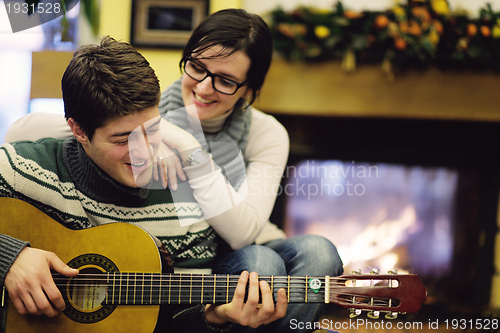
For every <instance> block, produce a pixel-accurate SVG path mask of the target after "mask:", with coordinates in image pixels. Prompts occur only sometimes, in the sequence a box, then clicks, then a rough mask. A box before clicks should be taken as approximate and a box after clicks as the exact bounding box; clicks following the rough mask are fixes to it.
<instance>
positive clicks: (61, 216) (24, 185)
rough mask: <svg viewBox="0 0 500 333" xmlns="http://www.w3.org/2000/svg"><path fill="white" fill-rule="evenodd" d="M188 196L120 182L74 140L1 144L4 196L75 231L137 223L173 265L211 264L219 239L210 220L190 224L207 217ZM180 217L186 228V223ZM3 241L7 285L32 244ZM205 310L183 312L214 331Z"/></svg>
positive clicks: (1, 272) (1, 263) (0, 258)
mask: <svg viewBox="0 0 500 333" xmlns="http://www.w3.org/2000/svg"><path fill="white" fill-rule="evenodd" d="M152 188H155V187H153V186H152ZM184 196H185V198H183V200H182V201H181V202H179V198H178V197H177V196H176V202H175V204H174V203H173V200H172V197H171V195H170V192H169V190H147V189H142V188H141V189H135V188H130V187H126V186H124V185H121V184H120V183H118V182H116V181H115V180H113V179H112V178H110V177H109V176H108V175H107V174H105V173H104V172H103V171H102V170H101V169H100V168H99V167H98V166H97V165H96V164H95V163H94V162H93V161H92V160H90V158H89V157H88V156H87V155H86V153H85V152H84V150H83V147H82V146H81V145H80V144H79V143H78V142H77V141H76V140H75V139H74V138H73V139H68V140H58V139H51V138H47V139H41V140H38V141H37V142H28V141H26V142H16V143H13V144H4V145H3V146H2V147H0V197H12V198H18V199H21V200H23V201H25V202H27V203H29V204H31V205H33V206H35V207H36V208H38V209H40V210H41V211H43V212H45V213H46V214H47V215H49V216H50V217H51V218H53V219H54V220H56V221H58V222H59V223H61V224H63V225H64V226H66V227H68V228H70V229H84V228H89V227H92V226H96V225H101V224H105V223H110V222H128V223H132V224H136V225H138V226H141V227H142V228H144V229H145V230H147V231H148V232H150V233H151V234H152V235H154V236H156V237H158V238H159V239H160V240H161V241H162V243H163V244H164V245H165V246H166V247H167V249H168V250H169V252H170V253H171V255H172V259H173V261H174V266H176V267H197V268H204V267H210V266H211V264H212V260H213V259H214V257H215V255H216V251H217V243H218V237H217V235H216V233H215V232H214V230H213V229H212V228H211V227H210V226H209V225H208V223H206V222H205V221H202V222H198V223H194V224H192V223H191V221H194V220H198V221H199V220H200V219H201V220H202V219H203V216H202V213H201V210H200V208H199V207H198V205H197V204H196V201H195V199H194V197H193V196H192V194H189V193H188V194H185V195H184ZM180 220H184V221H186V225H187V226H186V227H181V226H180V223H179V221H180ZM0 241H1V245H2V246H1V248H0V284H3V281H4V278H5V275H6V274H7V271H8V269H9V268H10V266H11V265H12V263H13V262H14V260H15V259H16V257H17V255H18V253H19V252H20V251H21V250H22V249H23V248H24V247H25V246H26V245H27V243H25V242H23V241H20V240H15V239H12V238H11V237H8V236H5V235H1V236H0ZM200 313H201V314H202V313H203V311H201V310H200V306H197V307H194V308H193V311H191V312H190V311H187V312H186V311H184V312H183V314H184V316H187V317H189V318H190V321H192V323H193V325H195V324H196V326H197V330H198V331H201V332H202V331H203V330H200V328H201V327H200V326H199V325H200V324H199V323H197V322H198V320H196V319H199V320H202V323H203V326H206V329H207V330H208V332H211V331H212V330H210V329H209V328H208V326H207V325H206V322H205V321H204V319H203V316H201V315H199V314H200ZM184 316H180V317H181V318H182V317H184ZM191 317H193V318H191ZM188 326H189V325H188ZM183 327H184V329H186V328H187V327H186V326H185V325H184V326H183ZM216 331H217V330H216Z"/></svg>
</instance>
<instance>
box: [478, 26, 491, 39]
mask: <svg viewBox="0 0 500 333" xmlns="http://www.w3.org/2000/svg"><path fill="white" fill-rule="evenodd" d="M479 29H480V31H481V35H483V36H484V37H490V36H491V29H490V28H489V27H488V26H486V25H482V26H481V27H480V28H479Z"/></svg>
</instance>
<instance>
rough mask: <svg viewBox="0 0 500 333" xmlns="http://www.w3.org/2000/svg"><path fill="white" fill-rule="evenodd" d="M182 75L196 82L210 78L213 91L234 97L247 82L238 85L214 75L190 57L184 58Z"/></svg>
mask: <svg viewBox="0 0 500 333" xmlns="http://www.w3.org/2000/svg"><path fill="white" fill-rule="evenodd" d="M184 73H186V74H187V75H188V76H189V77H190V78H192V79H193V80H195V81H198V82H201V81H203V80H205V79H206V78H207V76H210V78H211V79H212V86H213V87H214V89H215V90H217V91H218V92H220V93H221V94H224V95H234V94H235V93H236V92H237V91H238V89H240V88H241V87H243V86H245V85H246V84H247V83H248V80H247V81H245V82H243V83H238V82H236V81H233V80H230V79H228V78H225V77H223V76H220V75H217V74H214V73H212V72H210V71H209V70H208V69H206V68H205V67H203V66H202V65H201V64H199V63H197V62H196V61H194V60H193V59H192V58H191V57H189V58H185V61H184Z"/></svg>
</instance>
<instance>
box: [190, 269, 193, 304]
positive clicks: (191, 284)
mask: <svg viewBox="0 0 500 333" xmlns="http://www.w3.org/2000/svg"><path fill="white" fill-rule="evenodd" d="M192 294H193V273H191V281H189V304H191V297H192Z"/></svg>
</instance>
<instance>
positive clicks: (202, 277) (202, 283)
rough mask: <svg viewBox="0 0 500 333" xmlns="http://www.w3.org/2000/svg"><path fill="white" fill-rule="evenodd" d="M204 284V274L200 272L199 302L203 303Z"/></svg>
mask: <svg viewBox="0 0 500 333" xmlns="http://www.w3.org/2000/svg"><path fill="white" fill-rule="evenodd" d="M204 286H205V274H201V302H200V303H201V304H203V287H204Z"/></svg>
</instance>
